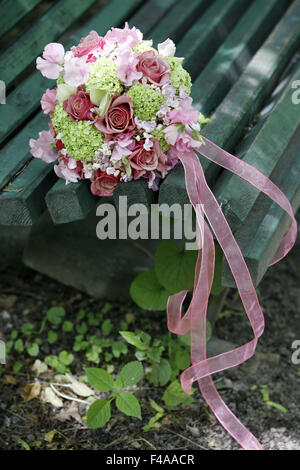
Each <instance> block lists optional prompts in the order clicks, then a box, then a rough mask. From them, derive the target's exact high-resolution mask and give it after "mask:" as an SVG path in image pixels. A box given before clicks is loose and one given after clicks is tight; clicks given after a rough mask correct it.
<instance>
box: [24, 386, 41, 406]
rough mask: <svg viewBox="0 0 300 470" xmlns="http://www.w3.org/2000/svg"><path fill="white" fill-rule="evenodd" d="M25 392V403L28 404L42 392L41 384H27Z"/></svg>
mask: <svg viewBox="0 0 300 470" xmlns="http://www.w3.org/2000/svg"><path fill="white" fill-rule="evenodd" d="M23 390H24V391H25V393H26V395H25V397H24V401H25V402H27V401H30V400H33V399H34V398H36V397H38V396H39V394H40V391H41V384H40V382H33V383H31V384H27V385H26V386H25V387H24V388H23Z"/></svg>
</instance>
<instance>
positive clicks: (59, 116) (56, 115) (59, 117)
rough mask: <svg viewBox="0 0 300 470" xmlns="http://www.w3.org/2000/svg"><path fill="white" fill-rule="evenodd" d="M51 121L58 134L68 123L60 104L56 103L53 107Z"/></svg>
mask: <svg viewBox="0 0 300 470" xmlns="http://www.w3.org/2000/svg"><path fill="white" fill-rule="evenodd" d="M51 121H52V124H53V127H54V129H55V130H56V132H57V133H58V132H60V131H61V129H62V128H63V127H64V126H65V125H66V124H68V122H69V121H70V119H69V115H68V113H67V112H66V111H65V110H64V107H63V105H62V104H61V103H57V105H56V106H55V108H54V112H53V115H52V117H51Z"/></svg>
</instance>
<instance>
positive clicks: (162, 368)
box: [158, 359, 172, 387]
mask: <svg viewBox="0 0 300 470" xmlns="http://www.w3.org/2000/svg"><path fill="white" fill-rule="evenodd" d="M171 375H172V368H171V366H170V363H169V361H168V360H167V359H161V361H160V364H159V370H158V377H159V383H160V385H161V386H162V387H163V386H164V385H166V384H167V383H168V382H169V380H170V378H171Z"/></svg>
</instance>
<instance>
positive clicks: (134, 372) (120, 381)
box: [86, 361, 143, 429]
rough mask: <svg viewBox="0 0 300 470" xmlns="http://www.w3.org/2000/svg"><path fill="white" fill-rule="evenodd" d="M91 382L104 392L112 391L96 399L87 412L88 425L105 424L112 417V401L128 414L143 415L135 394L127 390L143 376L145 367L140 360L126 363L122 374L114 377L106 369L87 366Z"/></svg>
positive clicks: (91, 426)
mask: <svg viewBox="0 0 300 470" xmlns="http://www.w3.org/2000/svg"><path fill="white" fill-rule="evenodd" d="M86 374H87V378H88V382H89V384H90V385H91V386H92V387H94V388H95V389H96V390H98V391H99V392H102V393H108V392H109V393H110V394H109V396H108V398H107V399H99V400H96V401H94V402H93V403H92V404H91V406H90V407H89V409H88V412H87V425H88V427H89V428H92V429H96V428H101V427H103V426H105V424H106V423H107V422H108V421H109V420H110V418H111V403H112V402H113V401H115V405H116V407H117V408H118V410H119V411H121V412H122V413H124V414H125V415H127V416H132V417H135V418H138V419H142V417H141V405H140V403H139V400H138V399H137V398H136V397H135V395H134V394H133V393H132V392H130V391H127V390H126V388H127V387H132V386H134V385H136V384H137V383H138V382H139V381H140V380H141V379H142V377H143V367H142V364H141V363H140V362H139V361H133V362H129V363H128V364H126V365H125V366H124V367H123V368H122V369H121V372H120V374H119V375H118V376H117V377H116V378H115V379H113V377H112V376H111V375H110V374H109V373H108V372H107V371H106V370H104V369H98V368H94V367H92V368H87V369H86Z"/></svg>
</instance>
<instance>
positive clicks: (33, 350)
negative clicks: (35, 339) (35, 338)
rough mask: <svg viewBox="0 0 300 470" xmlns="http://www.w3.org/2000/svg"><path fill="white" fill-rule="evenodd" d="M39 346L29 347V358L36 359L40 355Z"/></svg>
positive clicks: (34, 344) (32, 345)
mask: <svg viewBox="0 0 300 470" xmlns="http://www.w3.org/2000/svg"><path fill="white" fill-rule="evenodd" d="M39 350H40V349H39V345H38V344H36V343H33V344H31V345H30V346H28V347H27V352H28V354H29V356H32V357H35V356H37V355H38V353H39Z"/></svg>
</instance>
